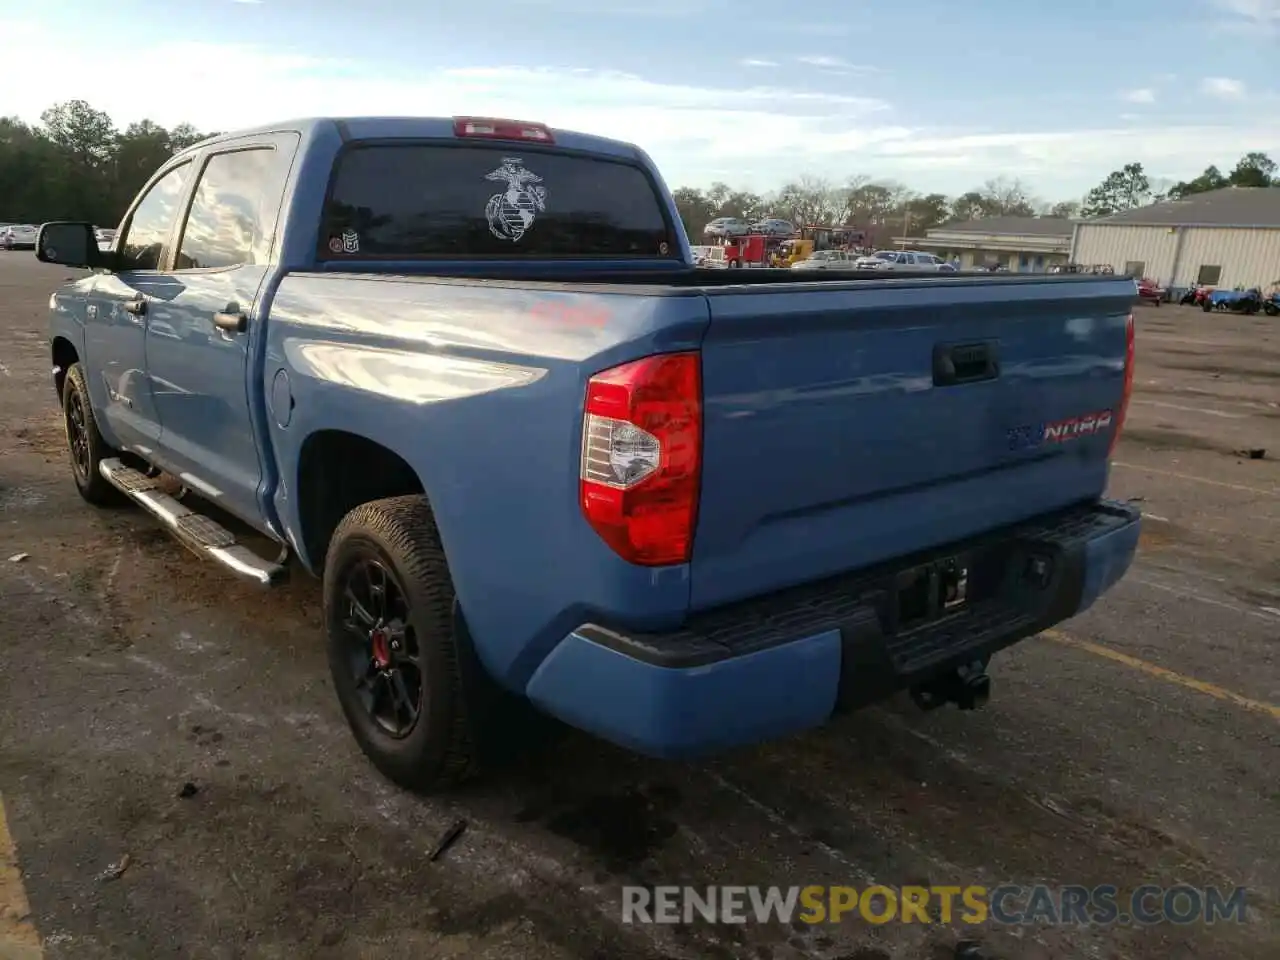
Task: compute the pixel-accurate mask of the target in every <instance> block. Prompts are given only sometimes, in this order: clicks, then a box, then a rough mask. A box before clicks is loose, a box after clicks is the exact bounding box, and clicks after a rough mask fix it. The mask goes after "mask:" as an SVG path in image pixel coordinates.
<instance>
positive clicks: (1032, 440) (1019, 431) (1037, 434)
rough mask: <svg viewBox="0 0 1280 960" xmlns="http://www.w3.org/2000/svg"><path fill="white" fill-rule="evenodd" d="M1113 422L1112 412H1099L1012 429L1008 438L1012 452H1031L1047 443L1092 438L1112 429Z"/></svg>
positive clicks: (1007, 435)
mask: <svg viewBox="0 0 1280 960" xmlns="http://www.w3.org/2000/svg"><path fill="white" fill-rule="evenodd" d="M1112 420H1113V418H1112V415H1111V411H1110V410H1098V411H1096V412H1094V413H1085V414H1081V415H1080V416H1078V417H1068V418H1067V419H1065V420H1050V421H1047V422H1044V423H1037V424H1024V425H1023V426H1019V427H1010V428H1009V431H1008V433H1007V434H1006V438H1007V439H1008V441H1009V449H1010V450H1031V449H1033V448H1035V447H1040V446H1043V445H1045V444H1047V443H1068V442H1070V441H1072V440H1079V439H1080V438H1081V437H1092V436H1094V435H1095V434H1099V433H1102V432H1104V431H1106V430H1108V429H1110V427H1111V424H1112Z"/></svg>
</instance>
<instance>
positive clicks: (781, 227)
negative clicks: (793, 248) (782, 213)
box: [751, 217, 796, 237]
mask: <svg viewBox="0 0 1280 960" xmlns="http://www.w3.org/2000/svg"><path fill="white" fill-rule="evenodd" d="M751 232H752V233H763V234H764V235H765V236H766V237H790V236H793V235H794V234H795V232H796V228H795V224H793V223H792V222H791V221H790V220H778V219H776V218H775V217H766V218H765V219H763V220H757V221H756V222H755V223H753V224H751Z"/></svg>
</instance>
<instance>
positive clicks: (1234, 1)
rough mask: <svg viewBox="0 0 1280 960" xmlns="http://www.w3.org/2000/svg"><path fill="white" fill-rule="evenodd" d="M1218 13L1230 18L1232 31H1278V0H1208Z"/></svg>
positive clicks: (1269, 33)
mask: <svg viewBox="0 0 1280 960" xmlns="http://www.w3.org/2000/svg"><path fill="white" fill-rule="evenodd" d="M1210 2H1211V4H1212V6H1214V7H1216V8H1217V9H1218V11H1219V13H1220V14H1226V15H1227V16H1228V17H1229V18H1230V19H1229V20H1228V21H1227V22H1226V26H1228V27H1229V28H1231V29H1232V30H1233V31H1237V32H1245V33H1250V34H1253V35H1254V36H1258V35H1271V34H1276V33H1280V0H1210Z"/></svg>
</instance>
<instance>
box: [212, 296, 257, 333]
mask: <svg viewBox="0 0 1280 960" xmlns="http://www.w3.org/2000/svg"><path fill="white" fill-rule="evenodd" d="M213 325H214V326H215V327H217V328H218V329H219V330H225V331H227V332H228V333H244V331H245V329H246V328H247V327H248V326H249V318H248V317H246V316H245V315H244V313H243V312H242V311H241V310H240V304H238V303H228V304H227V305H226V306H225V307H223V308H222V312H221V313H215V314H214V315H213Z"/></svg>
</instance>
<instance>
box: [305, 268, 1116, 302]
mask: <svg viewBox="0 0 1280 960" xmlns="http://www.w3.org/2000/svg"><path fill="white" fill-rule="evenodd" d="M335 266H340V265H335ZM315 272H316V273H318V274H323V275H328V276H338V275H340V276H347V277H366V278H373V277H383V278H388V277H392V278H396V279H405V278H417V279H423V280H430V281H432V282H438V283H447V282H450V281H456V282H460V283H469V282H474V281H476V280H484V281H490V282H508V283H516V284H521V285H524V284H527V283H530V282H534V283H539V284H555V285H558V286H561V287H570V288H572V287H579V286H586V287H590V288H592V289H593V290H596V291H597V292H606V291H601V290H599V288H600V287H619V288H624V289H626V290H633V291H635V292H637V293H643V294H646V295H651V296H652V295H656V294H659V293H661V292H662V290H663V288H670V289H673V290H680V291H687V292H690V293H711V292H713V291H715V290H718V289H721V288H723V287H760V286H765V287H769V286H779V287H782V286H785V287H786V288H787V289H791V288H793V287H797V286H800V287H804V286H812V287H824V288H826V287H830V286H831V285H833V284H837V283H844V284H848V283H857V284H859V285H860V287H865V286H866V285H869V284H870V285H881V284H891V285H893V286H902V285H904V284H906V283H908V282H915V283H919V282H925V283H927V284H930V285H932V284H939V283H943V284H948V285H956V286H969V285H977V286H989V285H991V284H1000V285H1008V286H1019V285H1028V284H1029V285H1040V284H1058V285H1063V286H1071V285H1073V284H1077V285H1087V284H1090V283H1093V284H1096V283H1098V282H1099V281H1105V282H1107V283H1110V284H1112V285H1113V286H1117V285H1118V286H1133V288H1134V291H1135V292H1134V296H1135V297H1136V296H1137V293H1136V290H1137V285H1136V282H1135V281H1134V280H1132V279H1131V278H1129V277H1098V276H1094V275H1089V274H1068V273H1064V274H1018V273H1007V274H999V273H986V272H973V273H960V272H957V273H937V272H934V271H928V270H894V271H892V272H886V271H882V270H822V271H812V272H810V271H796V270H789V269H775V268H759V269H750V270H726V269H707V268H702V267H689V268H682V269H657V270H655V269H648V268H645V267H641V266H637V267H636V268H635V269H619V268H618V266H617V264H616V262H615V263H612V264H604V265H601V264H596V263H592V262H591V261H577V262H575V263H573V264H571V265H562V264H557V263H554V262H547V261H541V262H538V263H515V262H510V263H505V264H489V263H481V262H476V261H472V262H469V263H443V262H439V261H436V262H433V263H431V264H423V265H419V264H413V263H408V262H400V263H385V264H373V263H370V264H361V270H360V272H359V273H353V272H347V271H342V272H339V271H338V270H336V269H332V270H319V271H315ZM636 288H641V289H639V290H636Z"/></svg>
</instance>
